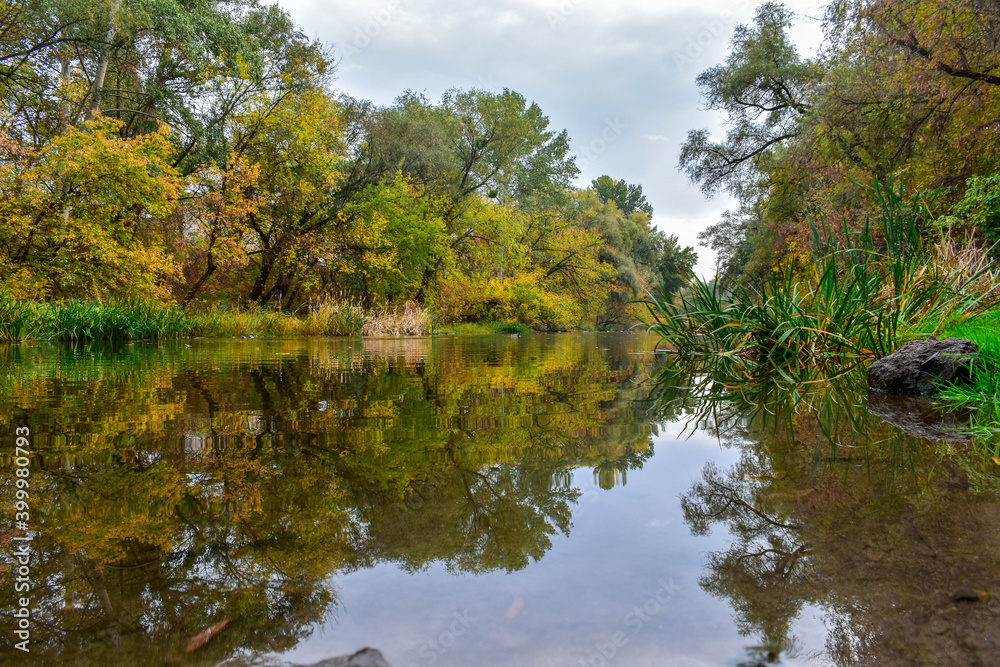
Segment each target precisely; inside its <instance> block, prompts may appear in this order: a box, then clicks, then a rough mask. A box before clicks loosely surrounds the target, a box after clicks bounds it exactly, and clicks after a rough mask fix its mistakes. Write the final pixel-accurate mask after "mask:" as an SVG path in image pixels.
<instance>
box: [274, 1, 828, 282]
mask: <svg viewBox="0 0 1000 667" xmlns="http://www.w3.org/2000/svg"><path fill="white" fill-rule="evenodd" d="M278 2H279V4H280V5H281V6H283V7H284V8H286V9H287V10H288V11H289V12H291V14H292V17H293V18H294V19H295V21H296V22H297V23H298V24H299V26H301V27H302V29H303V30H304V31H305V32H306V33H307V34H309V35H310V36H313V37H318V38H319V39H321V40H322V41H324V42H326V43H327V44H329V45H332V47H333V49H334V54H335V57H337V58H338V59H339V60H340V61H341V62H340V65H339V67H338V70H337V74H336V81H335V85H336V87H337V88H338V89H339V90H341V91H343V92H345V93H347V94H349V95H351V96H353V97H358V98H362V99H369V100H372V101H374V102H375V103H377V104H380V105H386V104H390V103H392V101H393V100H394V99H395V98H396V97H397V96H398V95H399V94H400V93H402V92H403V91H404V90H407V89H411V90H414V91H417V92H423V93H425V94H426V95H427V96H428V97H429V98H431V99H432V100H435V101H436V100H438V99H439V98H440V96H441V94H442V93H443V92H444V91H445V90H447V89H449V88H465V89H467V88H484V89H491V90H497V91H499V90H501V89H503V88H509V89H511V90H514V91H517V92H519V93H521V94H522V95H524V96H525V97H526V98H528V100H529V101H534V102H537V103H538V105H539V106H540V107H541V109H542V111H543V112H544V113H545V114H546V115H547V116H548V117H549V121H550V128H551V129H554V130H556V131H558V130H561V129H563V128H565V129H567V130H568V131H569V136H570V140H571V147H572V150H573V152H574V153H575V154H576V156H577V163H578V165H579V166H580V168H581V172H582V173H581V175H580V179H579V182H578V185H580V186H581V187H585V186H587V185H589V183H590V181H591V180H593V179H595V178H597V177H598V176H600V175H602V174H608V175H610V176H612V177H614V178H616V179H620V178H624V179H625V180H627V181H628V182H630V183H638V184H640V185H642V187H643V192H644V193H645V194H646V197H647V199H648V200H649V202H650V203H651V204H652V205H653V210H654V214H653V223H654V224H655V225H656V226H658V227H659V228H660V229H662V230H664V231H666V232H667V233H668V234H676V235H677V236H678V237H679V238H680V240H681V243H682V245H692V246H695V247H696V248H697V250H698V254H699V258H700V261H699V266H698V270H699V272H702V273H704V272H707V271H711V270H713V268H714V258H713V257H712V256H711V253H710V252H709V251H708V249H707V248H702V247H698V245H697V235H698V232H699V231H701V230H702V229H704V228H705V227H706V226H708V225H710V224H712V223H714V222H716V221H717V220H718V218H719V214H720V213H722V211H724V210H725V209H726V208H728V207H730V206H731V205H732V202H731V200H729V199H728V198H727V197H725V196H717V197H715V198H714V199H713V200H709V201H706V200H705V199H704V197H703V196H702V194H701V192H700V191H699V190H698V188H697V187H695V186H694V185H692V184H690V183H689V182H688V180H687V178H686V177H685V176H684V175H683V174H681V173H680V172H678V171H677V155H678V152H679V149H680V145H681V143H682V142H683V141H684V139H685V138H686V136H687V131H688V130H690V129H693V128H702V127H707V128H711V129H712V130H713V131H716V132H718V131H719V130H720V129H721V125H720V120H721V119H720V117H719V116H718V115H717V114H716V113H715V112H707V111H704V110H703V109H702V102H701V99H700V96H699V91H698V87H697V86H696V84H695V77H697V75H698V74H699V73H700V72H701V71H702V70H704V69H706V68H708V67H711V66H712V65H715V64H717V63H719V62H721V61H722V60H723V59H724V58H725V56H726V53H727V49H728V45H729V41H730V38H731V37H732V33H733V28H734V27H735V26H736V25H737V24H739V23H749V22H750V21H751V19H752V17H753V14H754V9H755V7H756V6H757V5H758V4H759V3H758V2H755V1H753V0H731V1H729V2H726V1H725V0H645V1H640V0H616V1H614V2H606V1H605V2H599V1H598V0H278ZM786 4H787V5H788V6H789V7H791V8H792V9H793V10H794V11H795V12H796V14H797V17H798V20H797V25H796V28H795V30H794V32H793V37H794V39H795V41H796V43H797V44H798V45H799V50H800V53H803V54H810V55H811V54H813V53H814V52H815V51H816V49H817V48H818V46H819V42H820V39H821V31H820V27H819V24H818V22H817V21H815V20H811V19H814V18H815V17H817V16H819V15H820V14H821V13H822V3H821V2H820V0H789V1H787V2H786Z"/></svg>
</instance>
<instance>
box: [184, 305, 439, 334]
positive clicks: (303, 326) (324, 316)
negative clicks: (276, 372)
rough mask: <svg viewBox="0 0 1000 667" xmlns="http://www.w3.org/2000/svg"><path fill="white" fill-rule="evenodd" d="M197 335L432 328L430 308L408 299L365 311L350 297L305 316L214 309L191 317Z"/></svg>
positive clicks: (397, 331)
mask: <svg viewBox="0 0 1000 667" xmlns="http://www.w3.org/2000/svg"><path fill="white" fill-rule="evenodd" d="M190 320H191V333H192V335H195V336H205V337H210V338H214V337H227V336H418V335H425V334H428V333H430V332H431V331H432V330H433V319H432V317H431V314H430V311H428V310H427V309H425V308H421V307H419V306H417V305H416V304H414V303H412V302H409V303H407V304H406V305H405V306H404V307H403V309H402V310H394V309H391V308H388V307H383V308H375V309H368V310H366V309H365V308H363V307H362V306H361V305H359V304H356V303H354V302H352V301H350V300H338V299H325V300H323V301H320V302H317V303H315V304H313V305H312V307H311V308H310V310H309V313H308V314H307V315H305V316H304V317H296V316H295V315H292V314H289V313H284V312H278V311H273V310H266V309H263V308H249V309H223V308H218V307H215V308H211V309H209V310H207V311H205V312H202V313H198V314H195V315H191V316H190Z"/></svg>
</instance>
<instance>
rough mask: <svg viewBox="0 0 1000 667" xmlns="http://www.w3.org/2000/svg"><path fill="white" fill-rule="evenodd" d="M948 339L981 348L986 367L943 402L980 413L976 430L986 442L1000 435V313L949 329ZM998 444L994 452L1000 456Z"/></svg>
mask: <svg viewBox="0 0 1000 667" xmlns="http://www.w3.org/2000/svg"><path fill="white" fill-rule="evenodd" d="M941 335H942V336H944V337H948V338H951V337H956V338H968V339H969V340H971V341H972V342H974V343H975V344H976V345H978V346H979V358H980V360H981V361H982V366H981V367H980V368H979V370H978V371H977V372H976V373H975V374H974V376H973V379H972V383H971V384H968V385H964V386H960V387H949V388H947V389H945V390H944V391H943V392H941V394H940V395H939V397H938V398H939V400H941V401H943V402H944V403H945V404H947V405H949V406H951V407H955V408H967V409H972V410H974V411H975V413H976V419H975V421H976V430H977V431H978V435H979V436H980V437H981V439H983V440H994V439H995V438H996V437H997V436H998V435H1000V310H991V311H989V312H986V313H983V314H981V315H979V316H977V317H973V318H970V319H968V320H966V321H964V322H962V323H960V324H956V325H954V326H950V327H947V328H945V329H944V330H943V331H942V332H941ZM997 450H1000V445H997V446H996V448H995V450H994V453H995V454H996V453H998V451H997Z"/></svg>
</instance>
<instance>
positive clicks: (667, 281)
mask: <svg viewBox="0 0 1000 667" xmlns="http://www.w3.org/2000/svg"><path fill="white" fill-rule="evenodd" d="M655 240H656V245H657V251H658V254H659V258H658V260H657V262H656V273H657V277H658V278H659V283H660V289H661V290H663V292H664V293H666V294H675V293H677V291H678V290H680V288H681V287H683V286H684V285H685V284H686V283H687V281H688V278H689V277H690V276H691V274H692V272H693V271H694V265H695V264H697V263H698V253H696V252H695V251H694V248H692V247H691V246H686V247H684V248H681V245H680V243H679V242H678V239H677V237H676V236H672V235H671V236H667V235H665V234H662V233H660V234H657V235H656V237H655Z"/></svg>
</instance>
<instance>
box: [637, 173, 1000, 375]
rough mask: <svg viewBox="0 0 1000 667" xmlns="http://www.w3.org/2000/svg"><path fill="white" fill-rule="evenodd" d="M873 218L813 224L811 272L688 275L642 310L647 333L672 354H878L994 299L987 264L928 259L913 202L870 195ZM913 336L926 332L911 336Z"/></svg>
mask: <svg viewBox="0 0 1000 667" xmlns="http://www.w3.org/2000/svg"><path fill="white" fill-rule="evenodd" d="M870 191H871V193H872V195H873V196H874V198H875V200H876V202H877V204H878V208H879V211H880V216H879V221H880V223H881V225H880V229H879V232H880V234H878V235H875V234H873V233H872V230H871V229H870V227H869V224H868V223H867V222H866V223H865V225H864V226H863V228H862V229H861V230H859V231H858V232H851V231H850V230H848V229H846V228H845V229H844V230H842V232H841V233H840V234H834V233H832V231H831V230H830V229H829V228H827V227H825V226H823V227H817V226H815V225H814V226H813V252H812V258H813V269H814V271H813V275H812V277H808V278H806V277H803V276H801V275H799V274H798V273H796V271H795V270H794V268H793V267H792V266H791V265H786V268H785V269H784V270H783V271H781V272H768V273H767V274H766V275H765V276H763V277H760V278H749V279H747V280H746V281H745V282H738V283H734V284H722V283H721V282H720V281H719V280H718V279H716V280H711V281H707V280H702V279H700V278H694V279H693V280H692V281H691V284H690V286H689V287H690V288H689V290H685V291H684V293H682V295H681V296H680V297H679V298H678V299H677V300H673V299H671V298H670V297H668V296H667V295H665V294H660V295H659V296H657V297H655V298H654V299H653V300H652V301H651V302H650V303H649V304H648V307H649V312H650V315H651V318H652V321H651V330H652V331H653V332H655V333H658V334H659V335H660V336H661V337H662V339H663V342H664V343H665V344H666V346H667V347H671V348H673V349H674V350H675V351H676V352H677V354H678V355H679V356H681V357H686V358H691V357H697V356H706V355H708V356H711V355H715V356H727V357H731V358H734V359H741V360H747V361H750V362H753V363H757V362H762V361H763V362H768V363H770V364H775V363H779V362H780V363H785V362H787V361H788V360H790V359H798V360H803V359H820V358H831V357H839V356H876V357H881V356H884V355H885V354H888V353H889V352H891V351H892V349H893V348H894V347H895V345H896V344H897V343H898V341H899V340H900V338H901V337H902V336H904V335H906V334H910V335H916V334H918V333H935V332H936V331H938V330H940V329H941V328H942V327H943V326H945V325H946V324H948V323H955V322H959V321H961V320H962V319H964V318H966V317H969V316H970V315H973V314H975V313H977V312H980V311H981V310H982V309H983V308H985V307H986V306H987V305H988V304H989V303H991V302H992V300H994V299H995V288H994V286H992V285H990V286H989V287H987V288H983V285H984V284H985V282H984V280H983V278H984V275H985V274H986V273H987V272H988V270H989V266H988V265H985V266H981V267H978V268H973V270H971V271H970V266H969V265H968V263H963V262H957V261H950V262H949V261H945V260H942V261H933V260H930V259H929V258H928V253H927V251H926V249H925V246H924V243H923V240H922V238H921V234H920V225H919V221H920V219H921V216H922V202H921V201H920V199H919V198H914V199H913V200H912V201H906V200H904V198H903V196H902V193H901V191H900V190H895V189H894V188H893V187H892V185H891V184H890V185H889V186H883V185H882V184H879V183H876V184H875V185H874V186H873V187H872V188H870ZM920 329H929V330H925V331H920Z"/></svg>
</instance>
